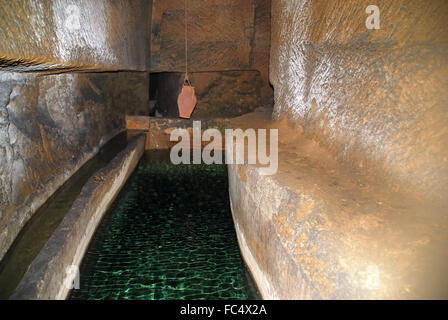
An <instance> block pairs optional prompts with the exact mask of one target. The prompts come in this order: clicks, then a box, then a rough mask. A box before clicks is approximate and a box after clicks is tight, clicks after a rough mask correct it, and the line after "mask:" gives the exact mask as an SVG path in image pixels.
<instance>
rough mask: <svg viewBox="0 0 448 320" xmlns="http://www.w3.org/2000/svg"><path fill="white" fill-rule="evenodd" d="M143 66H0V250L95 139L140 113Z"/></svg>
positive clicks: (94, 147) (144, 94)
mask: <svg viewBox="0 0 448 320" xmlns="http://www.w3.org/2000/svg"><path fill="white" fill-rule="evenodd" d="M148 82H149V75H148V73H144V72H142V73H140V72H120V73H74V74H58V75H45V76H41V75H39V74H35V73H28V74H24V73H12V72H4V71H3V72H0V142H1V143H0V258H1V257H3V255H4V254H5V253H6V251H7V249H8V248H9V246H10V245H11V243H12V241H13V240H14V239H15V237H16V236H17V234H18V232H19V231H20V230H21V228H22V227H23V226H24V224H25V223H26V222H27V221H28V219H29V218H30V217H31V216H32V214H33V213H34V212H35V211H36V209H37V208H38V207H39V206H40V205H42V204H43V203H44V202H45V201H46V200H47V199H48V198H49V197H50V196H51V195H52V194H53V192H54V191H55V190H56V189H57V188H58V187H59V186H61V185H62V184H63V183H64V182H65V181H66V180H67V179H68V178H69V177H70V176H71V175H72V174H73V173H74V172H75V171H76V170H77V169H78V168H79V167H80V166H81V165H82V164H83V163H84V162H86V161H87V160H88V159H90V158H91V157H92V156H93V155H94V154H95V153H96V152H97V151H98V149H99V147H100V146H101V145H103V144H104V143H105V142H107V141H108V140H109V139H110V138H112V137H113V136H114V135H115V134H117V133H118V132H120V131H122V130H124V129H125V115H126V114H135V115H147V113H148V112H147V102H148V86H149V84H148Z"/></svg>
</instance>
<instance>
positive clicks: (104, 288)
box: [69, 151, 260, 300]
mask: <svg viewBox="0 0 448 320" xmlns="http://www.w3.org/2000/svg"><path fill="white" fill-rule="evenodd" d="M259 298H260V296H259V293H258V292H257V289H256V286H255V284H254V282H253V280H252V278H251V276H250V274H249V272H248V270H247V269H246V267H245V264H244V262H243V261H242V258H241V256H240V251H239V248H238V243H237V239H236V234H235V230H234V225H233V220H232V215H231V211H230V204H229V196H228V182H227V168H226V166H225V165H173V164H171V163H170V162H169V153H168V151H151V152H147V153H146V154H145V156H144V157H143V158H142V160H141V162H140V164H139V166H138V167H137V169H136V171H135V172H134V174H133V175H132V176H131V178H130V180H129V181H128V182H127V183H126V185H125V187H124V188H123V190H122V191H121V193H120V195H119V196H118V198H117V199H116V201H115V202H114V204H113V205H112V207H111V208H110V210H109V211H108V213H106V216H105V217H104V218H103V221H102V222H101V224H100V226H99V227H98V229H97V231H96V233H95V235H94V237H93V239H92V241H91V243H90V245H89V248H88V250H87V252H86V254H85V256H84V259H83V262H82V265H81V267H80V288H79V289H78V290H72V292H71V294H70V297H69V299H144V300H165V299H167V300H171V299H192V300H201V299H208V300H219V299H259Z"/></svg>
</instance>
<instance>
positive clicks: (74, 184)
mask: <svg viewBox="0 0 448 320" xmlns="http://www.w3.org/2000/svg"><path fill="white" fill-rule="evenodd" d="M126 145H127V135H126V132H123V133H120V134H118V135H117V136H115V137H114V138H112V139H111V140H110V141H109V142H107V143H106V144H105V145H104V146H103V147H102V148H101V149H100V150H99V151H98V154H97V155H96V156H95V157H93V158H92V159H91V160H89V161H88V162H86V163H85V164H84V165H83V166H82V167H81V168H80V169H79V170H78V171H77V172H76V173H75V174H74V175H73V176H72V177H71V178H70V179H69V180H68V181H67V182H66V183H65V184H64V185H63V186H62V187H61V188H59V189H58V190H57V191H56V192H55V194H54V195H53V196H52V197H51V198H50V199H49V200H48V201H47V202H46V203H45V204H44V205H43V206H42V207H41V208H39V210H38V211H37V212H36V213H35V214H34V215H33V217H32V218H31V219H30V220H29V221H28V222H27V223H26V225H25V227H24V228H23V229H22V230H21V231H20V233H19V235H18V236H17V238H16V240H15V241H14V243H13V244H12V246H11V248H10V249H9V250H8V252H7V254H6V255H5V257H4V258H3V260H2V261H1V263H0V300H4V299H8V298H9V297H10V296H11V294H12V293H13V292H14V290H15V288H16V287H17V285H18V284H19V282H20V280H21V279H22V277H23V276H24V274H25V272H26V271H27V269H28V267H29V266H30V264H31V263H32V262H33V260H34V258H36V256H37V255H38V254H39V252H40V250H41V249H42V248H43V247H44V246H45V244H46V243H47V241H48V239H49V238H50V237H51V235H52V234H53V232H54V231H55V230H56V228H57V227H58V225H59V224H60V223H61V221H62V219H63V218H64V216H65V214H66V213H67V212H68V211H69V210H70V208H71V206H72V204H73V202H74V201H75V200H76V198H77V197H78V195H79V194H80V192H81V189H82V187H83V186H84V184H85V183H86V182H87V180H88V179H89V178H90V177H91V176H92V175H93V174H94V173H95V172H96V171H97V170H99V169H101V168H102V167H104V166H106V165H107V164H108V163H109V162H110V161H111V160H112V159H113V158H114V157H115V156H116V155H117V154H118V153H119V152H120V151H121V150H123V149H124V148H125V147H126Z"/></svg>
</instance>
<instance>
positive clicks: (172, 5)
mask: <svg viewBox="0 0 448 320" xmlns="http://www.w3.org/2000/svg"><path fill="white" fill-rule="evenodd" d="M270 2H271V1H270V0H257V1H255V0H212V1H202V0H189V1H188V10H187V13H188V14H187V19H188V36H187V38H188V67H189V70H190V71H191V72H215V71H236V70H239V71H241V70H258V71H259V72H260V74H261V79H262V91H261V97H262V98H261V102H262V104H264V105H272V89H271V88H270V86H269V79H268V64H269V45H270V5H271V4H270ZM184 5H185V1H184V0H164V1H155V2H154V6H153V11H152V37H151V68H150V69H151V72H185V14H184V11H185V10H184Z"/></svg>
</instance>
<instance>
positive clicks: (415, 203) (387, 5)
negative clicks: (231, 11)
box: [229, 0, 448, 299]
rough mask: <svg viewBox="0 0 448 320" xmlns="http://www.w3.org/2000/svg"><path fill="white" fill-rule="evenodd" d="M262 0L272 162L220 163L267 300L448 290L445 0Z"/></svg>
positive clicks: (432, 294)
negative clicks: (267, 6) (269, 170)
mask: <svg viewBox="0 0 448 320" xmlns="http://www.w3.org/2000/svg"><path fill="white" fill-rule="evenodd" d="M370 4H372V3H371V2H370V1H355V0H353V1H350V0H340V1H338V0H335V1H326V0H278V1H273V2H272V44H271V65H270V71H271V73H270V79H271V82H272V84H273V86H274V90H275V91H274V92H275V109H274V117H275V118H276V119H277V120H279V121H276V123H275V124H269V125H267V126H270V125H272V126H275V127H278V128H280V133H279V170H278V173H277V174H276V175H273V176H261V175H260V172H259V169H258V168H256V167H255V166H248V165H232V166H229V186H230V197H231V204H232V213H233V215H234V220H235V225H236V229H237V235H238V239H239V243H240V247H241V250H242V253H243V256H244V258H245V260H246V262H247V263H248V265H249V267H250V269H251V271H252V273H253V274H254V277H255V279H256V280H257V284H258V285H259V287H260V290H261V292H262V294H263V296H264V297H265V298H283V299H422V298H432V299H434V298H438V299H440V298H441V299H446V298H447V297H448V291H447V288H448V283H447V278H446V275H445V274H446V270H448V251H447V250H446V248H447V247H448V216H447V214H446V213H447V208H448V198H447V197H446V195H447V194H448V126H446V122H447V120H448V108H447V105H448V91H447V90H446V88H447V87H448V42H447V40H448V39H447V37H446V36H447V34H448V29H447V28H448V25H447V24H446V19H447V18H448V3H447V2H446V1H432V2H427V1H420V0H417V1H400V0H397V1H383V0H379V1H376V2H375V3H374V4H376V5H377V6H378V7H379V9H380V29H379V30H368V29H367V28H366V26H365V21H366V19H367V17H368V14H366V13H365V9H366V8H367V6H368V5H370Z"/></svg>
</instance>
